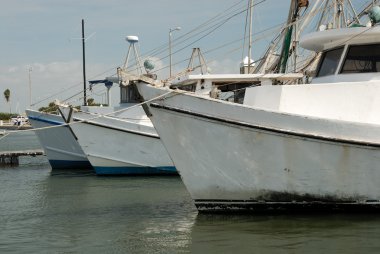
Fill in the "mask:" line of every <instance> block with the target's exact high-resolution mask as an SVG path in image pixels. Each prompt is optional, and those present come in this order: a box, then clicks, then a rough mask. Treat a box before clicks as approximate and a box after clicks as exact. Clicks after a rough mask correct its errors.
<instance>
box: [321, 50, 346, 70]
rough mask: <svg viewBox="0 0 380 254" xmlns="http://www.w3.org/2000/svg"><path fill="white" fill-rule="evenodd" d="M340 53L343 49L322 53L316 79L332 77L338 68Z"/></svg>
mask: <svg viewBox="0 0 380 254" xmlns="http://www.w3.org/2000/svg"><path fill="white" fill-rule="evenodd" d="M342 52H343V47H341V48H337V49H333V50H329V51H326V52H324V53H323V55H322V60H321V63H320V65H319V69H318V74H317V77H324V76H328V75H334V74H335V72H336V70H337V68H338V65H339V61H340V57H341V56H342Z"/></svg>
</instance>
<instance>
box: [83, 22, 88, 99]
mask: <svg viewBox="0 0 380 254" xmlns="http://www.w3.org/2000/svg"><path fill="white" fill-rule="evenodd" d="M85 41H86V39H85V38H84V19H82V54H83V55H82V61H83V106H87V98H86V91H87V87H86V54H85Z"/></svg>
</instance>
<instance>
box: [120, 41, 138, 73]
mask: <svg viewBox="0 0 380 254" xmlns="http://www.w3.org/2000/svg"><path fill="white" fill-rule="evenodd" d="M125 40H126V41H127V42H128V43H129V48H128V53H127V57H126V58H125V62H124V65H123V69H124V71H126V70H127V68H128V61H129V55H130V54H131V50H132V51H133V53H134V55H135V59H136V64H137V72H139V73H140V74H142V67H141V62H140V57H139V54H138V51H137V48H136V44H137V43H138V42H139V37H137V36H134V35H129V36H127V37H125Z"/></svg>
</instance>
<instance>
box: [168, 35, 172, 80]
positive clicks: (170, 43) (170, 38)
mask: <svg viewBox="0 0 380 254" xmlns="http://www.w3.org/2000/svg"><path fill="white" fill-rule="evenodd" d="M171 76H172V29H171V28H170V30H169V78H170V77H171Z"/></svg>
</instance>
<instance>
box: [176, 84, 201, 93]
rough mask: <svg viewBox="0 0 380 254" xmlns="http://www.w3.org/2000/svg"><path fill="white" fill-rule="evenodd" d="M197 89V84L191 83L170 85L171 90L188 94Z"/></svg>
mask: <svg viewBox="0 0 380 254" xmlns="http://www.w3.org/2000/svg"><path fill="white" fill-rule="evenodd" d="M196 87H197V83H192V84H188V85H171V86H170V88H171V89H179V90H183V91H188V92H195V89H196Z"/></svg>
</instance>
